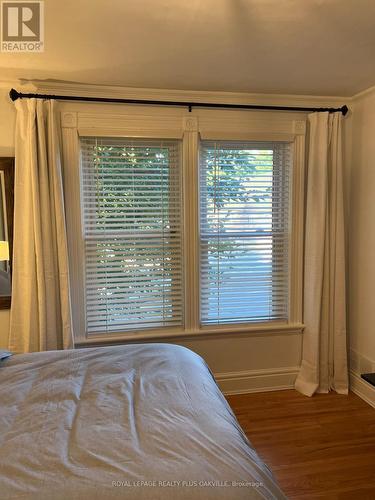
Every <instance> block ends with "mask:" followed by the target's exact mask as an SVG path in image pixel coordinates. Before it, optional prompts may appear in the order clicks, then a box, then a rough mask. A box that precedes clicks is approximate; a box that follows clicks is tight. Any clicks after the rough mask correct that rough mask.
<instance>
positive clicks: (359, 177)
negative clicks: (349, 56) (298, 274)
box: [348, 87, 375, 373]
mask: <svg viewBox="0 0 375 500" xmlns="http://www.w3.org/2000/svg"><path fill="white" fill-rule="evenodd" d="M352 137H353V142H352V161H351V175H350V219H349V259H348V262H349V331H350V346H351V368H352V370H354V371H355V372H357V373H361V372H362V373H363V372H369V371H375V258H374V257H375V87H374V88H372V89H370V90H368V91H366V92H364V93H362V94H359V95H358V96H356V97H355V99H354V114H353V136H352Z"/></svg>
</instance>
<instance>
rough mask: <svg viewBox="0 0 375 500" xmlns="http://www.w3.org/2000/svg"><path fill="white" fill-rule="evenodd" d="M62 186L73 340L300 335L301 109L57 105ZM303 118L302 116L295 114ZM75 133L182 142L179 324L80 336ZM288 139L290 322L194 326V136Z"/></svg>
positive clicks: (196, 269)
mask: <svg viewBox="0 0 375 500" xmlns="http://www.w3.org/2000/svg"><path fill="white" fill-rule="evenodd" d="M60 106H61V108H60V109H61V125H62V137H63V158H64V162H63V163H64V165H63V168H64V170H63V171H64V190H65V206H66V219H67V230H68V242H69V245H68V246H69V248H68V251H69V262H70V276H71V300H72V308H73V329H74V334H75V343H76V345H85V344H90V345H91V344H97V345H99V344H102V343H116V342H125V341H137V340H158V339H162V338H164V339H173V338H184V339H188V338H197V337H201V336H202V337H203V336H217V335H227V334H228V333H229V334H233V335H244V334H247V335H260V334H261V335H265V334H272V335H273V334H284V333H291V334H294V333H301V332H302V330H303V323H302V294H303V290H302V271H303V226H304V224H303V220H304V213H303V211H304V170H305V133H306V123H305V120H304V119H301V115H300V114H296V113H280V112H275V113H274V112H270V113H264V112H254V111H233V110H204V109H195V110H193V112H192V113H189V112H188V111H187V110H185V109H181V108H160V107H159V108H158V107H155V108H151V107H147V108H145V107H143V106H139V107H138V106H121V107H119V106H116V105H103V104H82V103H61V104H60ZM302 116H303V117H304V115H302ZM80 136H97V137H101V136H102V137H104V136H107V137H109V136H112V137H127V138H148V139H155V138H158V139H182V148H183V165H182V168H183V175H182V182H183V200H184V202H183V203H184V207H183V212H184V235H183V241H184V242H185V243H184V250H185V251H184V283H185V327H184V328H183V329H179V328H169V329H168V330H167V331H166V329H154V330H150V331H142V332H139V331H127V332H124V333H121V334H119V333H118V332H116V333H113V334H112V333H103V334H95V335H94V334H90V337H89V338H88V337H87V335H86V334H85V316H84V314H85V307H84V306H85V296H84V293H85V287H84V269H83V264H84V246H83V231H82V224H81V220H82V209H81V205H80V199H81V192H80V185H81V183H80V165H79V161H80V155H79V137H80ZM200 138H202V139H210V140H222V139H225V140H239V141H243V140H249V141H251V140H255V141H288V142H293V144H294V154H293V176H292V182H291V189H292V193H291V221H290V227H291V238H290V252H289V259H290V287H289V290H290V293H289V320H288V321H268V322H263V323H246V324H245V323H241V324H235V325H215V326H200V319H199V317H200V315H199V239H198V235H199V218H198V216H199V214H198V207H199V203H198V199H199V192H198V188H199V182H198V178H199V172H198V150H199V140H200Z"/></svg>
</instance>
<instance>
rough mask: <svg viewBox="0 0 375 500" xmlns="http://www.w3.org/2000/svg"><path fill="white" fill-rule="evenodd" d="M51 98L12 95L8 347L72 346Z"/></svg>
mask: <svg viewBox="0 0 375 500" xmlns="http://www.w3.org/2000/svg"><path fill="white" fill-rule="evenodd" d="M55 105H56V103H55V102H54V101H42V100H39V99H26V100H21V99H19V100H17V101H16V103H15V106H16V110H17V119H16V162H15V163H16V166H15V189H14V196H15V200H14V205H15V209H14V245H13V249H14V250H13V273H12V305H11V313H10V337H9V349H10V350H12V351H14V352H34V351H45V350H53V349H62V348H64V349H66V348H70V347H73V337H72V327H71V308H70V298H69V273H68V253H67V239H66V228H65V216H64V201H63V188H62V174H61V156H60V145H59V142H60V141H59V128H58V125H57V121H56V114H55Z"/></svg>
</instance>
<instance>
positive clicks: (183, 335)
mask: <svg viewBox="0 0 375 500" xmlns="http://www.w3.org/2000/svg"><path fill="white" fill-rule="evenodd" d="M303 329H304V325H303V324H302V323H293V324H290V323H276V322H275V323H272V324H268V325H264V324H261V325H251V326H249V325H246V326H240V327H239V326H236V325H223V326H220V327H202V328H201V329H200V330H197V331H176V330H175V331H167V332H166V331H158V332H155V331H153V332H142V333H134V332H129V333H121V334H118V333H116V334H98V335H90V337H89V338H84V339H82V338H81V339H77V340H76V342H75V347H76V348H79V347H90V346H91V347H94V346H102V345H113V344H128V343H137V342H159V341H161V340H168V341H172V340H199V339H202V338H218V337H223V336H227V335H230V336H231V337H253V336H254V337H257V336H269V335H296V334H297V335H299V334H301V333H302V332H303Z"/></svg>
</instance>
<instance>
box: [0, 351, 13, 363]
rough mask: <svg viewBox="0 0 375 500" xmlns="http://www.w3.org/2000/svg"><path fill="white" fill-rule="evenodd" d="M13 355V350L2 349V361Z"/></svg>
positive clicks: (0, 354)
mask: <svg viewBox="0 0 375 500" xmlns="http://www.w3.org/2000/svg"><path fill="white" fill-rule="evenodd" d="M11 355H12V353H11V352H9V351H4V350H2V349H0V361H2V360H3V359H6V358H9V356H11Z"/></svg>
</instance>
